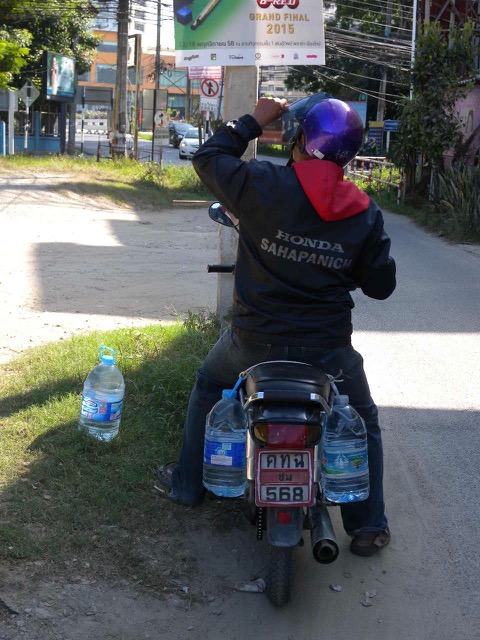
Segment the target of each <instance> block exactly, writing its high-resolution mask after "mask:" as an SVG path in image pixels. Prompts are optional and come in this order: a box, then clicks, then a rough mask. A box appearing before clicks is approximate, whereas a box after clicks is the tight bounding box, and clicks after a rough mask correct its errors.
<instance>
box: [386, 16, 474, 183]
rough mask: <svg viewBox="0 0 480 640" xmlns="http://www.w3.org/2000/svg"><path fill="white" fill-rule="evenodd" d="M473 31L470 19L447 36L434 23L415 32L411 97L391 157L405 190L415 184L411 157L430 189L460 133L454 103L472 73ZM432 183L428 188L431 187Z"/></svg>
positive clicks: (402, 117)
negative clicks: (402, 176) (401, 170)
mask: <svg viewBox="0 0 480 640" xmlns="http://www.w3.org/2000/svg"><path fill="white" fill-rule="evenodd" d="M474 43H475V31H474V25H473V23H472V22H466V23H465V24H464V25H462V26H461V27H451V28H450V31H449V34H448V38H447V37H446V35H445V33H444V32H443V30H442V27H441V25H440V24H439V23H438V22H432V23H430V24H424V25H423V27H422V29H421V30H420V33H419V36H418V39H417V45H416V53H415V61H414V65H413V69H412V99H411V100H408V101H405V102H404V104H403V106H402V109H401V113H400V129H399V133H398V136H397V141H396V145H395V147H394V150H393V153H394V159H395V160H396V161H397V163H399V164H400V166H401V167H403V168H404V170H405V172H406V176H407V184H406V191H407V193H410V194H413V192H414V190H415V185H416V173H417V167H416V163H417V158H418V157H420V158H421V162H420V173H421V175H422V176H424V177H426V178H427V179H426V180H424V181H423V182H424V183H425V182H428V183H430V184H431V187H430V191H431V193H432V191H433V192H435V182H436V175H437V174H438V172H440V171H442V170H443V168H444V159H443V158H444V154H445V152H446V151H448V150H449V149H451V148H453V147H455V146H457V147H458V145H459V143H460V141H461V138H462V132H461V122H460V118H459V115H458V114H457V113H456V110H455V104H456V102H457V101H458V100H459V98H461V97H462V96H464V95H466V93H467V91H468V88H469V86H468V84H467V83H466V81H468V80H469V79H472V78H473V76H474V73H475V64H474V56H475V46H474ZM432 187H433V189H432Z"/></svg>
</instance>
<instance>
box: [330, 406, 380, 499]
mask: <svg viewBox="0 0 480 640" xmlns="http://www.w3.org/2000/svg"><path fill="white" fill-rule="evenodd" d="M321 483H322V489H323V493H324V496H325V498H326V499H327V500H330V501H331V502H339V503H345V502H358V501H360V500H366V499H367V498H368V494H369V490H370V482H369V478H368V453H367V429H366V427H365V422H364V421H363V419H362V418H361V416H359V415H358V413H357V412H356V411H355V409H354V408H353V407H351V406H350V405H349V403H348V396H336V397H335V399H334V402H333V407H332V414H331V415H330V416H328V418H327V421H326V424H325V429H324V432H323V438H322V462H321Z"/></svg>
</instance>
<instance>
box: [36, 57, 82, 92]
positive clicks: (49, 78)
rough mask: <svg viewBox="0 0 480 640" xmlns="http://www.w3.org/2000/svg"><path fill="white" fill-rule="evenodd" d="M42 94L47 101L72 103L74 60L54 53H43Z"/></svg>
mask: <svg viewBox="0 0 480 640" xmlns="http://www.w3.org/2000/svg"><path fill="white" fill-rule="evenodd" d="M43 93H44V95H45V97H46V99H47V100H59V101H63V102H70V101H73V99H74V96H75V60H74V59H73V58H70V57H69V56H64V55H62V54H61V53H55V52H54V51H44V52H43Z"/></svg>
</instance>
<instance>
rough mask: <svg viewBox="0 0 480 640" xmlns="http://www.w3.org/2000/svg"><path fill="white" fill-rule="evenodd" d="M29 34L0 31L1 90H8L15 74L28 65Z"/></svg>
mask: <svg viewBox="0 0 480 640" xmlns="http://www.w3.org/2000/svg"><path fill="white" fill-rule="evenodd" d="M29 41H30V37H29V34H28V33H21V32H19V33H17V34H8V33H6V32H5V31H1V30H0V89H7V88H8V87H9V86H10V85H11V83H12V81H13V77H14V75H15V74H18V73H20V70H21V69H22V67H23V66H25V65H26V64H27V54H28V52H29V49H28V47H27V46H24V45H26V44H27V43H28V42H29Z"/></svg>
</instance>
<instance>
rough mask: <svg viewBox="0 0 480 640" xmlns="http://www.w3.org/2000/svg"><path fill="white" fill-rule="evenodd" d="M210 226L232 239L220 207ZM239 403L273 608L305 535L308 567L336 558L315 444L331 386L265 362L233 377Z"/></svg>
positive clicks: (300, 368) (302, 366) (308, 373)
mask: <svg viewBox="0 0 480 640" xmlns="http://www.w3.org/2000/svg"><path fill="white" fill-rule="evenodd" d="M209 215H210V218H211V219H212V220H214V221H215V222H218V223H220V224H223V225H225V226H227V227H233V228H235V229H236V231H237V232H238V228H237V226H238V223H235V222H234V221H233V220H232V218H231V217H230V215H229V214H228V212H227V211H226V210H225V209H224V207H223V206H222V205H220V203H214V204H213V205H211V206H210V209H209ZM234 269H235V265H226V266H225V265H208V266H207V271H208V272H209V273H233V272H234ZM237 388H238V396H239V400H240V402H241V404H242V406H243V409H244V412H245V415H246V419H247V444H246V472H247V491H246V495H245V498H246V499H247V500H248V501H249V503H250V504H251V505H252V509H253V512H254V517H253V524H255V525H256V532H257V540H262V538H263V536H264V532H266V537H267V540H268V544H269V562H268V569H267V576H266V594H267V597H268V599H269V600H270V602H271V603H272V604H273V605H275V606H283V605H285V604H286V603H287V602H288V600H289V598H290V590H291V583H292V578H293V565H294V550H295V548H296V547H297V546H302V545H303V531H304V530H309V531H310V540H311V547H312V553H313V557H314V559H315V560H316V561H317V562H319V563H321V564H329V563H331V562H334V561H335V560H336V559H337V557H338V553H339V549H338V544H337V541H336V537H335V533H334V530H333V526H332V522H331V520H330V515H329V513H328V510H327V505H333V503H328V501H326V500H325V499H324V497H323V494H322V489H321V482H320V453H321V452H320V443H321V436H322V430H323V427H324V424H325V420H326V417H327V416H328V415H330V413H331V408H332V404H333V397H334V396H335V394H338V391H337V388H336V385H335V378H334V377H332V376H331V375H330V374H327V373H325V372H324V371H322V370H321V369H320V368H318V367H315V366H313V365H310V364H307V363H304V362H295V361H283V360H281V361H280V360H279V361H269V362H261V363H259V364H257V365H254V366H253V367H251V368H250V369H248V370H247V371H245V372H243V373H241V374H240V379H239V383H237Z"/></svg>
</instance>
